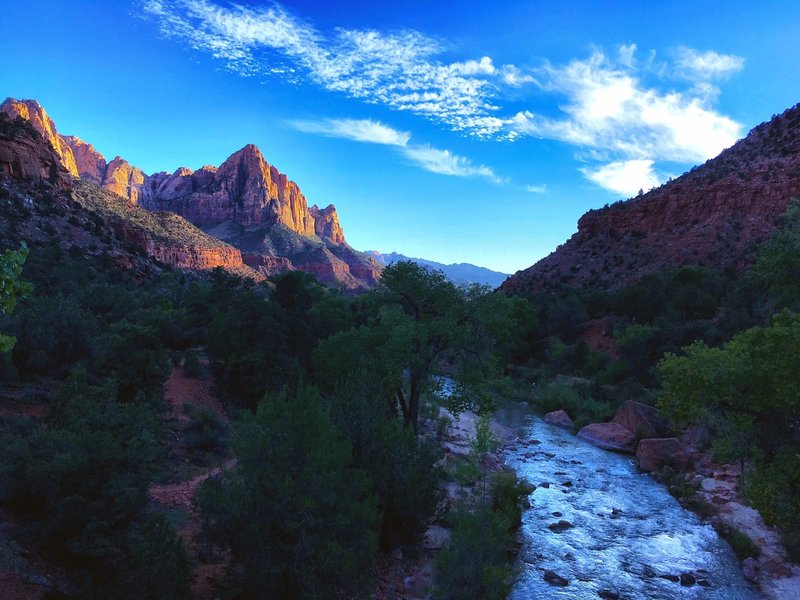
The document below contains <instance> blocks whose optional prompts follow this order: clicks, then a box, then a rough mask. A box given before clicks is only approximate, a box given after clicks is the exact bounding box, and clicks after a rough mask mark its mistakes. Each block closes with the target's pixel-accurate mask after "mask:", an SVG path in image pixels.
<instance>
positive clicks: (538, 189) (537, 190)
mask: <svg viewBox="0 0 800 600" xmlns="http://www.w3.org/2000/svg"><path fill="white" fill-rule="evenodd" d="M525 191H526V192H530V193H531V194H545V193H547V185H546V184H542V185H532V184H528V185H526V186H525Z"/></svg>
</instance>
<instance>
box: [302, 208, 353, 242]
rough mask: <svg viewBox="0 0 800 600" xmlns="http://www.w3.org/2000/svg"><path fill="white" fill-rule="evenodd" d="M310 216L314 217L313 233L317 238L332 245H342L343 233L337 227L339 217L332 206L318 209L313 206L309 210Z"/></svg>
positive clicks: (338, 226) (339, 226)
mask: <svg viewBox="0 0 800 600" xmlns="http://www.w3.org/2000/svg"><path fill="white" fill-rule="evenodd" d="M309 212H310V213H311V216H312V217H314V233H316V234H317V235H318V236H319V237H321V238H323V239H326V240H330V241H331V243H333V244H344V243H345V241H344V231H342V226H341V225H339V215H338V214H337V213H336V208H335V207H334V206H333V204H329V205H328V206H327V207H326V208H323V209H320V208H318V207H317V205H316V204H315V205H314V206H312V207H311V208H310V209H309Z"/></svg>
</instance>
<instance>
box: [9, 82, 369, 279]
mask: <svg viewBox="0 0 800 600" xmlns="http://www.w3.org/2000/svg"><path fill="white" fill-rule="evenodd" d="M0 110H1V111H2V112H4V113H5V114H7V115H9V116H10V117H11V118H12V119H13V118H16V117H21V118H22V119H23V120H26V121H28V122H30V123H31V124H32V125H33V126H34V128H36V129H37V131H39V132H40V133H41V134H42V136H43V138H44V139H45V140H46V141H48V142H49V143H50V145H52V147H53V149H54V151H55V152H56V154H57V156H58V158H59V162H60V164H61V165H62V166H63V168H64V169H65V170H66V172H67V173H69V174H70V175H72V176H74V177H80V178H81V179H83V180H85V181H87V182H91V183H93V184H96V185H98V186H100V187H102V188H104V189H106V190H108V191H110V192H113V193H114V194H117V195H118V196H121V197H123V198H125V199H126V200H127V201H128V202H129V203H130V204H133V205H138V206H141V207H143V208H146V209H148V210H151V211H169V212H171V213H175V214H177V215H180V216H182V217H184V218H185V219H187V220H188V221H190V222H192V223H194V224H195V225H197V226H199V227H202V228H205V229H213V228H218V227H220V226H225V227H223V229H224V230H225V231H227V232H229V233H230V232H231V231H237V235H231V236H229V237H227V238H225V239H226V240H228V241H229V242H230V243H231V244H233V245H235V246H237V247H239V248H241V249H242V250H243V251H245V252H246V253H247V255H248V261H249V262H248V264H251V265H252V266H253V268H255V269H257V270H258V271H260V272H261V273H262V274H263V275H272V274H274V273H276V272H280V271H282V270H290V269H302V270H307V271H309V272H312V273H314V274H315V275H317V276H318V277H319V278H320V279H321V280H323V281H325V282H326V283H329V284H333V285H341V286H344V287H345V288H347V289H349V290H361V289H366V288H369V287H371V286H373V285H374V284H375V283H376V282H377V280H378V279H379V277H380V271H381V266H380V265H379V264H378V263H377V262H375V261H374V260H372V259H371V258H370V257H368V256H365V255H362V254H361V253H359V252H356V251H355V250H353V249H352V248H351V247H350V246H349V245H348V244H347V242H346V241H345V237H344V232H343V231H342V227H341V225H340V223H339V216H338V214H337V213H336V208H335V207H334V206H333V205H329V206H328V207H326V208H324V209H320V208H318V207H317V206H312V207H309V206H308V203H307V201H306V198H305V196H304V195H303V193H302V192H301V191H300V188H299V187H298V186H297V184H296V183H294V182H293V181H290V180H289V178H288V177H287V176H286V175H285V174H283V173H281V172H280V171H279V170H278V169H277V168H276V167H274V166H273V165H270V164H269V163H268V162H267V161H266V160H265V158H264V156H263V155H262V154H261V151H260V150H259V149H258V148H257V147H256V146H254V145H247V146H245V147H244V148H242V149H241V150H239V151H238V152H235V153H234V154H232V155H231V156H230V157H229V158H228V159H227V160H226V161H225V162H224V163H222V164H221V165H220V166H219V167H218V168H217V167H213V166H208V165H207V166H204V167H201V168H200V169H198V170H197V171H192V170H191V169H188V168H185V167H181V168H179V169H178V170H176V171H175V172H174V173H166V172H160V173H155V174H152V175H147V174H146V173H144V172H143V171H142V170H141V169H139V168H138V167H135V166H133V165H131V164H130V163H129V162H128V161H126V160H125V159H123V158H121V157H119V156H117V157H116V158H114V160H112V161H111V162H107V161H106V159H105V157H103V155H102V154H100V153H99V152H98V151H97V150H96V149H95V148H94V147H93V146H92V145H91V144H89V143H87V142H85V141H83V140H81V139H79V138H77V137H74V136H62V135H60V134H59V133H58V131H57V129H56V126H55V124H54V123H53V121H52V119H50V117H49V116H48V115H47V113H46V112H45V110H44V109H43V108H42V107H41V106H40V105H39V104H38V103H37V102H36V101H34V100H23V101H19V100H14V99H10V98H9V99H7V100H6V101H5V102H4V103H3V104H2V105H0ZM276 225H280V226H281V228H280V229H276V228H275V227H274V226H276ZM248 228H256V230H257V233H255V234H253V233H252V232H251V233H250V234H248V235H244V234H245V231H246V230H247V229H248ZM278 231H280V233H279V234H278V233H276V232H278ZM272 234H276V235H279V236H281V237H286V236H291V235H295V236H297V237H298V240H295V243H293V244H288V245H286V244H283V246H284V252H288V253H285V254H276V253H275V250H274V248H275V247H276V245H277V246H280V245H281V244H269V243H266V244H265V243H263V242H264V239H263V237H262V239H261V240H260V242H261V243H258V244H254V243H253V242H252V239H253V237H254V235H255V236H256V237H257V236H258V235H262V236H266V237H269V236H270V235H272ZM319 242H321V246H320V244H319ZM254 246H255V247H259V248H261V250H258V251H256V250H254ZM323 247H324V250H323ZM270 248H272V250H270ZM312 250H313V251H312ZM223 262H224V261H223Z"/></svg>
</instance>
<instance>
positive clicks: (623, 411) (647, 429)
mask: <svg viewBox="0 0 800 600" xmlns="http://www.w3.org/2000/svg"><path fill="white" fill-rule="evenodd" d="M611 422H612V423H616V424H617V425H622V426H623V427H624V428H625V429H627V430H628V431H630V432H631V433H633V434H634V435H635V436H636V437H637V438H639V439H642V438H658V437H663V436H665V435H667V433H668V432H669V423H668V422H667V420H666V419H665V418H664V417H663V416H661V415H660V414H659V412H658V410H657V409H656V408H655V407H654V406H648V405H647V404H642V403H641V402H635V401H633V400H626V401H625V402H623V403H622V404H621V405H620V407H619V408H618V409H617V412H616V413H615V414H614V418H613V419H611Z"/></svg>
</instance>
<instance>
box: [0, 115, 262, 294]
mask: <svg viewBox="0 0 800 600" xmlns="http://www.w3.org/2000/svg"><path fill="white" fill-rule="evenodd" d="M0 186H1V187H0V190H2V195H3V197H4V199H5V203H4V206H3V214H2V221H3V223H2V225H3V226H4V227H5V228H8V229H9V232H8V236H7V237H6V239H8V240H10V239H17V238H19V239H20V240H27V241H28V242H34V243H51V242H52V243H57V244H59V245H60V246H61V247H62V249H70V248H72V247H75V248H78V249H81V251H86V252H89V253H90V254H97V255H99V254H103V253H105V254H106V255H108V256H109V257H110V258H111V260H113V261H114V262H115V264H116V265H117V266H119V267H123V268H129V269H130V268H136V269H140V268H144V269H150V268H154V263H152V261H148V260H146V259H145V257H144V256H142V254H146V255H147V256H151V257H152V258H155V259H156V260H158V261H160V262H162V263H167V264H170V265H172V266H175V267H179V268H183V269H195V270H204V269H211V268H214V267H225V268H226V269H228V270H231V271H233V272H237V273H239V274H241V275H245V276H250V277H253V278H256V279H259V278H262V276H261V275H259V274H258V273H257V272H256V271H254V270H252V269H250V268H249V267H247V266H246V265H245V264H244V263H243V262H242V256H241V253H240V252H239V250H237V249H236V248H234V247H232V246H230V245H228V244H226V243H224V242H222V241H220V240H218V239H216V238H213V237H212V236H210V235H208V234H206V233H204V232H203V231H201V230H200V229H198V228H197V227H195V226H194V225H192V224H191V223H189V222H188V221H186V220H185V219H183V218H181V217H179V216H177V215H174V214H170V213H153V212H150V211H148V210H145V209H143V208H141V207H139V206H136V205H132V204H129V203H127V202H125V201H124V200H123V199H121V198H120V197H119V196H117V195H115V194H113V193H110V192H108V191H106V190H103V189H100V188H98V187H97V186H96V185H93V184H90V183H87V182H81V181H79V180H76V179H74V178H72V177H70V174H69V172H68V171H67V170H66V169H65V168H64V167H63V166H62V164H61V162H60V159H59V156H58V153H57V151H56V150H55V149H54V148H53V147H52V146H51V145H50V144H49V143H47V141H46V140H45V139H44V138H42V137H41V135H40V134H39V133H38V132H37V131H36V130H34V129H33V128H32V127H30V126H29V125H28V123H26V122H25V121H22V120H17V121H13V122H12V121H9V120H8V119H7V118H6V116H5V115H2V114H0ZM11 230H13V231H11ZM76 251H77V250H76Z"/></svg>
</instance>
